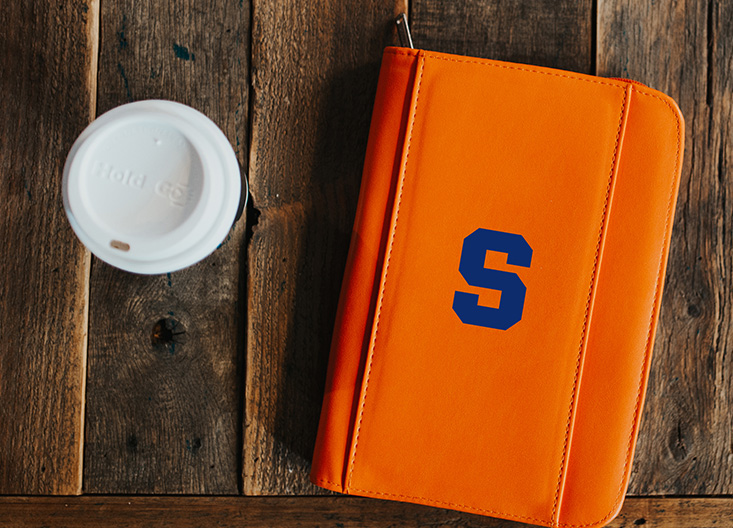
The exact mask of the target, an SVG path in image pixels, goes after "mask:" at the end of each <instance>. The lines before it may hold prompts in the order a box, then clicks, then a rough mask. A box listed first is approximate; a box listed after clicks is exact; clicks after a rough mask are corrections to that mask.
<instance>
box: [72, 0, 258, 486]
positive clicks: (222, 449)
mask: <svg viewBox="0 0 733 528" xmlns="http://www.w3.org/2000/svg"><path fill="white" fill-rule="evenodd" d="M249 18H250V5H249V3H248V2H245V1H242V0H232V1H222V2H219V3H218V4H217V6H216V7H215V8H213V7H212V6H209V5H204V4H201V3H198V2H194V1H183V2H174V1H172V0H171V1H153V0H148V1H133V0H126V1H121V2H104V3H103V5H102V28H101V29H102V31H101V36H102V39H101V60H100V69H99V108H98V110H99V112H100V113H101V112H104V111H106V110H108V109H110V108H112V107H114V106H117V105H119V104H122V103H126V102H128V101H132V100H139V99H149V98H162V99H172V100H175V101H179V102H182V103H185V104H188V105H190V106H193V107H194V108H196V109H198V110H200V111H202V112H203V113H204V114H206V115H207V116H209V117H210V118H212V119H213V120H214V122H216V123H217V124H218V125H219V127H220V128H222V130H223V131H224V133H225V134H226V136H227V137H228V138H229V141H230V142H231V143H232V144H233V146H234V147H235V150H236V153H237V156H238V159H239V161H240V163H243V162H244V160H245V158H246V151H247V123H248V72H249V27H250V21H249ZM244 237H245V229H244V221H243V220H240V221H239V222H238V223H237V225H236V227H235V229H234V230H233V231H232V232H231V233H230V236H229V237H228V238H227V240H226V241H225V242H224V243H223V246H222V247H221V248H220V249H219V250H217V251H216V252H214V254H213V255H211V256H210V257H208V258H206V259H205V260H203V261H202V262H200V263H199V264H197V265H195V266H193V267H191V268H189V269H186V270H183V271H179V272H175V273H172V274H169V275H160V276H147V277H145V276H136V275H132V274H129V273H125V272H122V271H119V270H117V269H114V268H112V267H110V266H108V265H106V264H104V263H103V262H101V261H99V260H94V262H93V266H92V277H91V305H90V320H91V330H90V334H89V377H88V391H87V394H88V397H87V428H86V446H87V447H86V456H85V466H84V489H85V491H87V492H93V493H236V492H237V491H238V479H239V473H240V470H239V463H240V460H241V459H240V452H241V451H240V449H241V448H240V441H241V438H240V437H241V410H240V396H239V394H240V392H239V391H240V386H241V383H240V379H241V378H242V374H241V372H239V366H238V350H241V348H242V347H243V342H244V336H243V333H244V313H243V310H242V309H240V307H243V304H242V303H239V301H238V299H239V298H240V294H241V296H242V297H243V295H244V294H243V292H241V291H240V290H241V289H243V282H242V281H243V275H244V270H243V269H242V268H241V267H240V262H244V257H243V251H244V249H243V248H244V243H243V240H244ZM240 278H242V280H240Z"/></svg>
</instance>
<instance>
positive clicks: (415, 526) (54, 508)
mask: <svg viewBox="0 0 733 528" xmlns="http://www.w3.org/2000/svg"><path fill="white" fill-rule="evenodd" d="M731 519H733V499H732V498H705V499H702V498H700V499H694V498H666V499H664V498H627V499H626V502H625V503H624V507H623V509H622V510H621V513H620V514H619V516H618V517H617V518H616V519H615V520H613V521H611V523H610V524H609V525H608V526H609V527H610V528H622V527H634V526H644V527H645V528H646V527H648V528H699V527H702V526H716V527H720V528H729V527H731V526H733V521H731ZM0 524H2V525H3V526H5V525H9V526H13V527H17V528H26V527H27V528H36V527H38V526H45V527H47V528H61V527H64V528H87V527H96V526H116V527H118V528H128V527H130V528H131V527H138V526H146V527H149V528H153V527H155V528H168V527H170V528H173V527H175V528H195V527H200V526H218V527H220V528H228V527H235V526H237V527H239V526H247V527H248V528H259V527H263V528H264V527H272V526H277V527H279V528H290V527H292V528H295V527H298V528H307V527H313V528H316V527H323V526H329V527H335V528H352V527H353V528H370V527H374V528H377V527H384V526H400V527H403V528H441V527H445V528H447V527H459V526H464V527H470V528H479V527H486V528H521V527H523V526H526V527H528V526H531V525H528V524H521V523H515V522H511V521H502V520H499V519H493V518H491V517H481V516H479V515H472V514H469V513H460V512H455V511H451V510H443V509H440V508H431V507H429V506H418V505H416V504H406V503H400V502H392V501H381V500H375V499H361V498H356V497H110V496H100V497H90V496H83V497H38V498H29V497H0Z"/></svg>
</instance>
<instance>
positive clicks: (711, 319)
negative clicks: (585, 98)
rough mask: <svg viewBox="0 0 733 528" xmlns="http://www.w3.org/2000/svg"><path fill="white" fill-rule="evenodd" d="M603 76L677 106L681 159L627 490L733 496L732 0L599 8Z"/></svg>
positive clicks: (611, 4)
mask: <svg viewBox="0 0 733 528" xmlns="http://www.w3.org/2000/svg"><path fill="white" fill-rule="evenodd" d="M598 19H599V25H598V27H599V43H598V72H599V74H601V75H609V76H623V77H630V78H632V79H636V80H639V81H641V82H643V83H645V84H648V85H649V86H651V87H653V88H656V89H658V90H661V91H663V92H666V93H668V94H669V95H671V96H672V97H673V98H675V99H676V100H677V102H678V103H679V105H680V108H681V109H682V113H683V115H684V116H685V121H686V129H687V130H686V138H685V143H686V144H685V153H684V156H685V160H684V166H683V170H682V181H681V185H680V195H679V200H678V203H677V211H676V217H675V225H674V231H673V233H672V247H671V251H670V258H669V264H668V269H667V281H666V286H665V293H664V299H663V304H662V313H661V319H660V324H659V329H658V331H657V337H656V346H655V349H654V357H653V359H652V371H651V377H650V383H649V389H648V392H647V402H646V408H645V411H644V415H643V419H642V423H641V431H640V436H639V441H638V444H637V451H636V461H635V465H634V470H633V473H632V479H631V485H630V490H631V492H632V493H638V494H696V493H702V494H720V493H726V494H730V493H732V492H733V400H732V399H731V391H733V382H731V379H732V378H733V361H732V360H731V359H732V358H733V354H732V352H733V333H731V332H730V328H731V324H732V323H733V320H732V317H733V311H732V310H733V304H732V303H731V296H732V295H733V282H732V280H733V279H732V278H731V274H732V272H733V251H731V247H733V230H732V229H731V224H732V221H733V208H732V207H731V197H730V196H729V193H731V192H733V174H732V173H731V171H730V167H731V165H732V164H733V163H732V162H733V137H732V135H731V134H732V130H731V121H732V119H733V104H732V103H733V73H732V68H731V66H732V65H733V31H731V29H732V28H733V4H731V3H730V2H721V1H716V0H711V1H710V2H707V1H703V0H701V1H695V2H685V3H679V2H674V1H663V2H655V3H653V4H652V3H647V2H634V1H631V0H628V1H621V2H619V1H613V2H610V1H601V2H600V3H599V7H598Z"/></svg>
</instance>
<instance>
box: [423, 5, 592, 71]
mask: <svg viewBox="0 0 733 528" xmlns="http://www.w3.org/2000/svg"><path fill="white" fill-rule="evenodd" d="M410 10H411V16H410V24H411V26H412V36H413V40H414V43H415V47H416V48H422V49H429V50H434V51H442V52H446V53H457V54H460V55H468V56H472V57H484V58H488V59H497V60H504V61H511V62H522V63H526V64H534V65H537V66H549V67H552V68H562V69H565V70H572V71H577V72H582V73H591V72H592V69H593V46H592V38H593V35H594V31H593V30H594V20H593V0H579V1H576V0H573V1H570V0H562V1H558V0H541V1H537V0H513V1H511V2H506V1H504V2H502V1H499V0H471V1H468V2H454V1H452V0H412V2H410Z"/></svg>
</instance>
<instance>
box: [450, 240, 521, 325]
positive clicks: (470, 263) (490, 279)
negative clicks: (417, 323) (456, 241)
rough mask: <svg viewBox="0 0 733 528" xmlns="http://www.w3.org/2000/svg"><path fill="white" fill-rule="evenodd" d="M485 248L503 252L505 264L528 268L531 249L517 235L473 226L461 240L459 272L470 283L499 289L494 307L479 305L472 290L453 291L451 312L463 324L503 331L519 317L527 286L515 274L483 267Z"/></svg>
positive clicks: (480, 286) (476, 296) (477, 298)
mask: <svg viewBox="0 0 733 528" xmlns="http://www.w3.org/2000/svg"><path fill="white" fill-rule="evenodd" d="M487 251H498V252H499V253H506V255H507V259H506V262H507V264H510V265H512V266H522V267H523V268H529V265H530V263H531V262H532V248H531V247H529V244H527V241H526V240H524V237H523V236H521V235H515V234H512V233H504V232H501V231H492V230H490V229H477V230H476V231H474V232H473V233H471V234H470V235H468V236H467V237H466V238H465V239H464V240H463V251H462V252H461V263H460V266H459V268H458V269H459V271H460V272H461V275H463V278H464V279H466V282H467V283H468V284H469V285H470V286H476V287H478V288H487V289H490V290H499V291H501V302H500V303H499V307H498V308H490V307H488V306H480V305H479V303H478V300H479V297H478V295H476V294H474V293H466V292H461V291H457V292H455V296H454V297H453V311H454V312H456V314H457V315H458V317H459V319H460V320H461V321H462V322H463V323H464V324H470V325H476V326H485V327H487V328H496V329H498V330H507V329H508V328H511V327H512V326H513V325H515V324H517V323H518V322H519V321H520V320H521V319H522V311H523V310H524V296H525V294H526V293H527V288H526V287H525V286H524V283H523V282H522V279H520V278H519V276H518V275H517V274H516V273H510V272H508V271H499V270H494V269H487V268H485V267H484V262H485V260H486V252H487Z"/></svg>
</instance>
